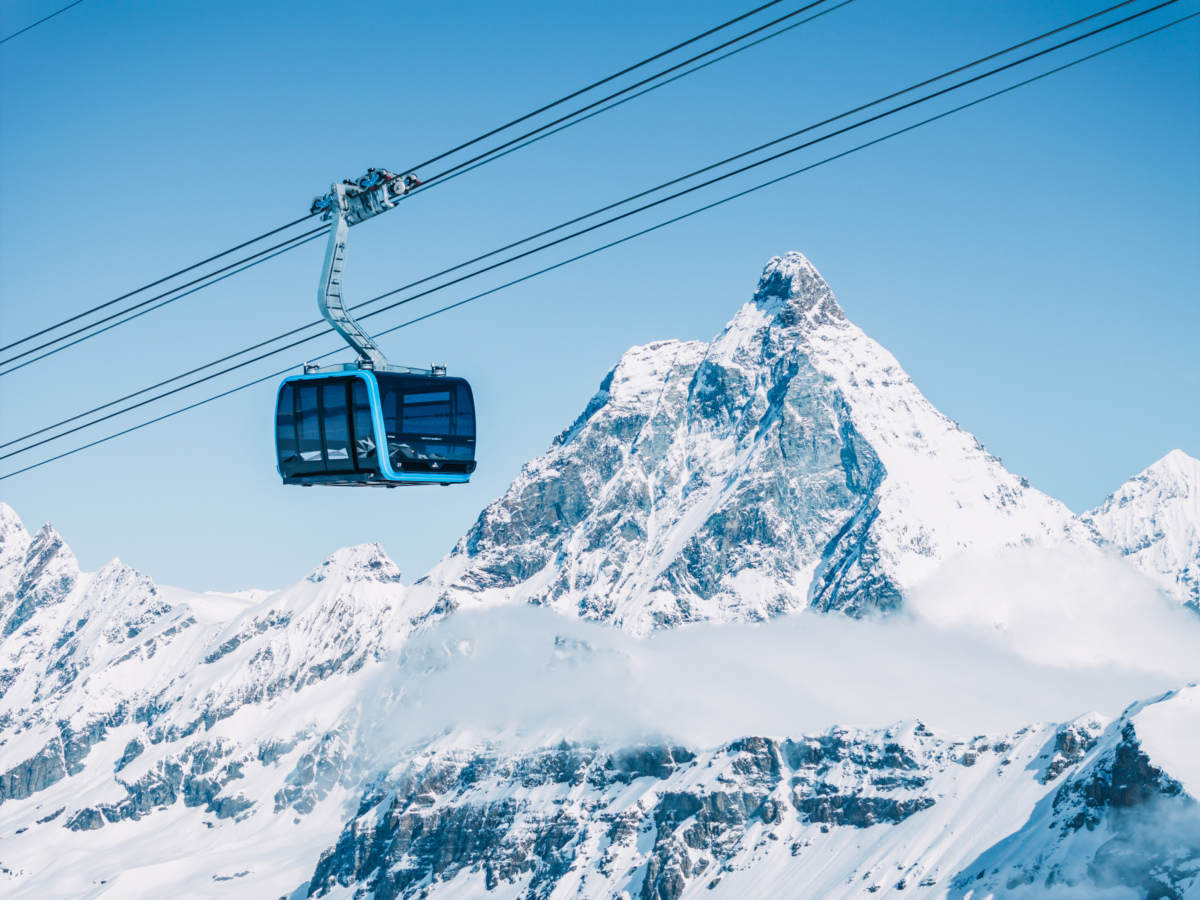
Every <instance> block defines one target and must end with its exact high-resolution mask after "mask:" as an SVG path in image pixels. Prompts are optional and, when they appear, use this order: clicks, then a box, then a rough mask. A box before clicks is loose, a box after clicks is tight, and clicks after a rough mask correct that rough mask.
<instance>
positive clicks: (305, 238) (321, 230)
mask: <svg viewBox="0 0 1200 900" xmlns="http://www.w3.org/2000/svg"><path fill="white" fill-rule="evenodd" d="M328 231H329V226H328V225H320V226H318V227H317V228H314V229H313V230H311V231H306V232H304V233H303V234H299V235H296V236H295V237H290V238H288V239H287V240H286V241H283V242H281V243H278V244H276V245H275V246H273V247H268V248H267V249H266V250H260V251H259V252H258V253H253V254H251V255H250V256H247V257H245V258H244V259H240V260H238V261H237V262H233V263H230V264H229V265H227V266H223V267H222V268H220V269H217V270H215V271H213V272H209V273H207V274H205V275H202V276H200V277H199V278H196V279H193V280H192V281H189V282H187V283H186V284H181V285H180V286H179V287H176V288H172V289H171V290H169V291H165V292H164V293H161V294H158V295H157V296H155V297H151V298H150V299H148V300H143V301H141V302H140V303H135V304H134V305H133V306H130V307H127V308H126V309H123V310H121V311H120V312H116V313H113V314H112V315H109V316H106V317H105V318H103V319H99V320H98V321H96V322H93V323H91V324H90V325H86V326H84V327H83V328H77V329H76V330H75V331H72V332H69V333H67V334H64V335H62V336H61V337H58V338H55V339H54V340H53V341H47V342H46V343H44V344H41V345H39V346H37V347H34V348H32V349H30V350H26V351H24V352H22V353H18V354H16V355H15V356H10V357H9V358H8V359H5V360H0V366H3V365H8V364H9V363H11V362H15V361H16V360H18V359H21V358H23V357H25V356H29V355H30V354H31V353H37V352H38V351H39V350H43V349H45V348H46V347H51V346H53V345H54V344H56V343H59V342H60V341H65V340H67V339H68V338H72V337H74V336H75V335H77V334H81V333H83V332H85V331H88V330H89V329H91V328H94V327H95V326H97V325H103V324H104V323H105V322H111V321H112V320H113V319H116V318H119V317H121V316H124V315H126V314H128V313H131V312H133V311H134V310H135V309H141V308H142V307H144V306H147V305H148V304H151V303H154V301H156V300H162V298H164V297H169V298H170V299H168V300H163V302H162V303H159V304H158V305H157V306H153V307H151V309H147V310H142V312H140V313H137V314H135V315H132V316H129V317H128V318H126V319H123V320H122V321H120V322H117V323H115V324H114V325H110V326H109V328H102V329H100V330H99V331H94V332H92V333H90V334H86V335H84V336H83V337H81V338H80V339H79V340H77V341H72V342H71V343H70V344H66V345H64V346H61V347H57V348H55V349H53V350H50V351H49V352H47V353H43V354H42V355H41V356H38V357H36V358H34V359H30V360H26V361H25V362H23V363H21V364H20V365H16V366H13V367H12V368H9V369H5V370H3V371H0V376H4V375H7V374H9V373H10V372H15V371H17V370H18V369H23V368H25V366H28V365H29V364H31V363H34V362H37V361H38V360H39V359H45V358H46V357H47V356H52V355H53V354H55V353H58V352H59V351H60V350H65V349H66V348H67V347H73V346H75V345H76V344H78V343H81V342H82V341H85V340H87V339H88V338H91V337H95V336H96V335H97V334H101V333H103V332H105V331H108V330H109V329H110V328H115V327H116V326H117V325H123V324H124V323H125V322H128V321H130V320H132V319H136V318H138V317H139V316H142V315H145V314H146V313H147V312H150V311H151V310H154V309H160V308H162V307H164V306H166V305H167V304H169V303H174V302H175V301H176V300H178V299H180V298H181V297H186V296H188V294H194V293H195V292H196V291H198V290H201V289H203V288H206V287H208V286H209V285H210V284H216V283H217V282H218V281H223V280H224V279H225V278H228V277H229V275H236V274H237V273H238V272H244V271H245V270H246V269H249V268H252V267H253V265H257V263H254V264H253V265H249V266H246V265H242V264H243V263H246V262H249V261H250V260H252V259H255V258H257V257H264V258H263V259H260V260H259V262H266V260H267V259H273V258H274V257H276V256H279V255H280V254H282V253H286V252H287V251H288V250H292V249H294V248H295V247H299V246H300V245H301V244H307V243H308V242H309V241H310V240H312V239H313V238H317V237H320V236H321V235H323V234H326V233H327V232H328ZM280 248H282V249H280ZM275 251H278V252H275ZM267 254H270V255H269V256H268V255H267ZM238 266H241V268H238V269H237V270H236V271H235V272H229V270H230V269H235V268H236V267H238ZM222 272H229V275H225V276H223V277H221V278H215V279H214V278H213V276H214V275H219V274H220V273H222ZM208 279H213V280H212V281H209V280H208ZM200 282H205V283H204V284H200ZM196 284H199V285H200V287H198V288H195V290H191V291H186V292H185V293H182V294H178V295H177V296H174V297H172V296H171V295H172V294H175V293H176V292H177V291H182V290H183V289H184V288H189V287H192V286H193V285H196Z"/></svg>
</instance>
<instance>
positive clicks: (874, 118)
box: [0, 0, 1178, 459]
mask: <svg viewBox="0 0 1200 900" xmlns="http://www.w3.org/2000/svg"><path fill="white" fill-rule="evenodd" d="M1175 2H1178V0H1166V2H1164V3H1161V4H1159V5H1158V6H1155V7H1152V8H1150V9H1147V10H1144V11H1143V12H1141V13H1137V14H1135V15H1132V16H1129V17H1127V18H1125V19H1122V20H1120V21H1117V22H1113V23H1110V24H1109V25H1106V26H1103V27H1101V28H1098V29H1095V30H1094V31H1091V32H1088V33H1086V34H1083V35H1079V36H1077V37H1075V38H1072V39H1070V40H1068V41H1064V42H1063V43H1061V44H1057V45H1055V46H1054V47H1050V48H1047V49H1045V50H1042V51H1039V52H1038V53H1035V54H1032V55H1030V56H1027V57H1024V58H1022V59H1020V60H1016V61H1014V62H1012V63H1008V64H1006V65H1004V66H1001V67H998V68H996V69H993V70H991V71H990V72H987V73H984V74H982V75H979V76H975V77H974V78H971V79H968V80H966V81H963V82H960V83H958V84H956V85H953V86H951V87H948V88H944V89H942V90H940V91H937V92H934V93H932V94H929V95H927V96H925V97H922V98H919V99H918V100H915V101H911V102H909V103H906V104H903V105H901V106H899V107H896V108H894V109H892V110H889V111H887V112H885V113H881V114H878V115H876V116H872V117H870V118H868V119H866V120H863V121H861V122H858V123H855V124H853V125H850V126H847V127H845V128H842V129H839V130H837V131H835V132H832V133H830V134H826V135H823V136H821V137H819V138H816V139H814V140H811V141H808V142H805V143H804V144H801V145H799V146H797V147H793V148H790V149H788V150H785V151H782V152H781V153H778V154H775V155H773V156H771V157H768V158H767V159H764V160H759V161H757V162H755V163H751V164H749V165H747V166H743V167H742V168H739V169H737V170H734V171H732V172H729V173H726V174H723V175H721V176H719V177H718V178H715V179H713V180H711V181H708V182H705V183H703V184H700V185H695V186H693V187H690V188H687V189H685V190H683V191H679V192H677V193H675V194H672V195H670V196H668V197H665V198H660V199H659V200H655V201H653V202H651V203H649V204H646V205H644V206H642V207H639V208H637V209H634V210H631V211H628V212H625V213H622V214H621V215H618V216H615V217H613V218H610V219H608V220H605V221H604V222H600V223H598V224H596V225H592V226H589V227H588V228H585V229H581V230H579V231H577V232H574V233H573V234H570V235H567V236H565V237H562V238H558V239H556V240H554V241H550V242H547V243H546V244H543V245H541V246H539V247H536V248H534V249H532V250H528V251H525V252H523V253H520V254H517V255H515V256H512V257H509V258H508V259H505V260H502V261H500V262H498V263H494V264H492V265H490V266H487V267H484V268H482V269H479V270H476V271H474V272H471V273H468V274H466V275H463V276H460V277H459V278H456V279H453V280H451V281H449V282H445V283H443V284H440V285H437V286H435V287H433V288H430V289H428V290H426V291H423V292H421V293H418V294H416V295H414V296H412V297H407V298H404V299H403V300H399V301H397V302H395V303H392V304H389V305H387V306H385V307H383V308H381V309H378V310H375V311H373V312H370V313H368V314H366V315H365V316H362V317H361V318H363V319H366V318H370V317H371V316H375V315H379V314H382V313H384V312H387V311H389V310H391V309H394V308H396V307H398V306H402V305H404V304H406V303H410V302H412V301H413V300H416V299H419V298H420V297H423V296H427V295H429V294H432V293H435V292H437V291H440V290H443V289H445V288H447V287H450V286H452V285H454V284H458V283H461V282H463V281H466V280H468V279H470V278H474V277H476V276H478V275H480V274H483V273H485V272H488V271H491V270H493V269H496V268H498V267H500V266H502V265H507V264H508V263H510V262H514V261H516V260H518V259H522V258H524V257H526V256H529V255H531V254H533V253H536V252H539V251H541V250H544V249H547V248H548V247H552V246H555V245H557V244H560V243H563V242H564V241H567V240H570V239H572V238H574V237H578V236H580V235H582V234H586V233H588V232H591V231H594V230H596V229H598V228H601V227H603V226H605V225H608V224H611V223H613V222H616V221H619V220H621V219H624V218H628V217H629V216H632V215H635V214H636V213H638V212H642V211H645V210H647V209H650V208H652V207H655V206H659V205H661V204H662V203H665V202H668V201H670V200H673V199H676V198H678V197H681V196H684V195H686V194H689V193H692V192H694V191H696V190H699V189H700V188H702V187H707V186H709V185H710V184H715V183H716V182H718V181H723V180H725V179H727V178H730V177H733V176H735V175H738V174H741V173H743V172H745V171H748V170H749V169H753V168H756V167H758V166H760V165H763V164H765V163H767V162H771V161H774V160H776V159H779V158H781V157H783V156H787V155H789V154H791V153H794V152H797V151H798V150H802V149H805V148H807V147H810V146H812V145H814V144H817V143H821V142H823V141H825V140H828V139H830V138H832V137H835V136H837V135H840V134H844V133H846V132H848V131H851V130H853V129H855V128H859V127H862V126H863V125H866V124H869V123H871V122H874V121H878V120H879V119H882V118H884V117H886V116H890V115H894V114H895V113H897V112H900V111H902V110H904V109H908V108H910V107H912V106H915V105H916V104H918V103H923V102H926V101H927V100H930V99H933V98H935V97H938V96H941V95H943V94H945V93H947V92H949V91H952V90H957V89H959V88H961V87H964V86H966V85H969V84H972V83H974V82H976V81H979V80H980V79H982V78H987V77H990V76H991V75H995V74H997V73H999V72H1003V71H1005V70H1007V69H1010V68H1012V67H1014V66H1017V65H1020V64H1022V63H1024V62H1028V61H1030V60H1032V59H1036V58H1038V57H1040V56H1043V55H1045V54H1047V53H1051V52H1053V51H1055V50H1058V49H1061V48H1063V47H1066V46H1069V45H1070V44H1074V43H1076V42H1078V41H1080V40H1083V39H1085V38H1088V37H1091V36H1093V35H1095V34H1098V33H1100V32H1102V31H1106V30H1109V29H1111V28H1114V27H1117V26H1118V25H1121V24H1124V23H1125V22H1128V21H1131V20H1132V19H1136V18H1138V17H1140V16H1142V15H1146V14H1148V13H1150V12H1154V11H1155V10H1157V9H1161V8H1163V7H1165V6H1169V5H1171V4H1173V3H1175ZM1089 18H1094V16H1093V17H1089ZM1061 30H1062V29H1056V31H1055V32H1050V33H1051V34H1053V33H1056V32H1057V31H1061ZM1148 33H1152V32H1148ZM1027 43H1029V42H1024V43H1022V44H1019V45H1017V46H1025V45H1026V44H1027ZM996 55H998V54H992V55H991V56H989V57H985V58H984V59H992V58H995V56H996ZM963 68H968V67H959V68H958V69H955V70H953V72H960V71H962V70H963ZM1055 71H1057V70H1055ZM939 77H940V76H939ZM936 80H938V79H931V80H930V81H936ZM1035 80H1036V79H1035ZM930 81H926V82H923V84H928V83H930ZM906 92H907V90H906V91H901V92H897V93H896V94H893V95H889V96H891V97H895V96H898V95H899V94H902V93H906ZM872 105H874V104H867V106H872ZM863 108H866V107H860V108H859V109H863ZM843 117H844V116H838V117H835V119H840V118H843ZM827 121H833V120H827ZM813 127H816V126H810V128H807V129H803V130H802V131H801V132H796V134H799V133H803V132H804V131H809V130H811V129H812V128H813ZM771 143H772V144H774V143H778V141H773V142H771ZM764 146H769V145H764ZM744 155H745V154H739V156H744ZM732 158H737V157H732ZM678 180H681V179H676V181H678ZM669 183H671V182H669ZM643 193H646V192H643ZM635 196H639V195H635ZM623 202H624V201H623ZM615 205H620V204H610V206H609V207H607V208H612V206H615ZM579 218H587V217H586V216H584V217H579ZM579 218H577V219H576V220H573V221H579ZM560 227H561V226H560ZM550 230H551V231H552V230H556V229H550ZM546 233H547V232H541V233H540V234H539V235H535V236H534V237H537V236H540V235H544V234H546ZM531 239H532V238H526V239H525V240H523V241H519V242H516V244H520V243H524V242H526V241H528V240H531ZM516 244H510V245H508V247H506V248H501V250H499V251H493V252H492V253H490V254H485V255H484V257H476V259H475V260H470V261H468V262H466V263H462V264H459V265H458V266H455V267H452V268H451V269H447V270H443V272H442V273H438V275H440V274H445V273H446V272H449V271H453V270H454V269H458V268H462V267H463V266H466V265H470V264H471V263H472V262H476V261H478V260H480V259H483V258H485V257H486V256H491V255H494V254H495V253H497V252H502V251H503V250H504V249H509V248H511V247H512V246H516ZM438 275H432V276H428V277H427V278H425V279H421V281H419V282H414V283H413V284H414V285H415V284H419V283H421V282H424V281H428V280H431V279H432V278H436V277H438ZM411 286H412V285H408V286H405V287H402V288H397V289H395V290H393V291H389V292H387V293H384V294H381V295H379V296H377V297H374V298H372V299H371V300H367V301H364V302H363V303H361V304H358V305H357V306H356V307H354V308H355V309H357V308H361V307H363V306H366V305H368V304H371V303H375V302H377V301H378V300H380V299H383V298H385V297H388V296H391V295H394V294H396V293H399V292H400V291H403V290H406V289H407V288H408V287H411ZM320 324H321V323H320V322H312V323H309V324H308V325H305V326H301V327H300V328H296V329H293V330H292V331H291V332H288V333H286V334H285V335H280V336H277V337H276V338H273V339H269V340H267V341H262V342H260V343H258V344H256V345H254V346H253V347H250V348H247V349H246V350H244V351H239V352H238V353H235V354H231V355H229V356H226V357H223V358H222V359H221V360H218V361H216V362H214V363H209V364H207V365H205V366H201V367H198V368H196V369H193V370H190V371H189V372H186V373H183V374H182V375H178V376H175V377H174V378H171V379H167V380H166V381H164V382H159V383H158V384H157V385H153V386H151V387H149V388H144V389H142V390H140V391H137V392H135V393H134V394H130V395H127V396H126V397H124V398H121V399H119V400H115V401H111V402H110V403H107V404H104V406H101V407H96V408H95V409H93V410H89V411H88V412H84V413H80V414H78V415H76V416H74V417H72V418H71V419H67V420H63V421H62V422H59V423H56V424H54V425H50V426H46V427H45V428H43V429H40V430H39V431H37V432H32V433H30V434H27V435H24V436H23V437H20V438H16V439H13V440H11V441H9V442H7V443H6V444H4V445H0V446H4V447H7V446H11V445H12V444H16V443H20V442H22V441H25V440H28V439H29V438H30V437H34V436H36V435H37V434H41V433H44V432H46V431H49V430H52V429H54V428H57V427H59V426H61V425H63V424H67V423H69V422H71V421H76V420H78V419H79V418H83V417H85V416H87V415H91V414H92V413H94V412H97V411H100V410H103V409H105V408H108V407H110V406H113V405H115V404H117V403H121V402H124V400H127V399H131V398H132V397H136V396H140V395H141V394H144V393H147V392H149V391H151V390H154V389H156V388H158V387H161V386H164V385H165V384H168V383H170V382H173V381H177V380H179V379H181V378H184V377H187V376H188V375H191V374H195V373H196V372H198V371H202V370H203V369H205V368H211V367H212V366H214V365H218V364H219V363H220V362H224V361H227V360H229V359H231V358H234V357H236V356H239V355H242V354H244V353H246V352H250V351H252V350H254V349H258V348H261V347H263V346H266V345H267V344H270V343H272V342H273V341H275V340H281V339H282V338H284V337H287V336H291V335H294V334H297V333H299V332H301V331H304V330H306V329H308V328H312V327H314V326H317V325H320ZM329 330H330V329H328V328H326V329H323V330H322V331H321V332H319V333H317V334H314V335H310V336H308V337H305V338H302V339H300V340H297V341H294V342H292V343H290V344H287V345H285V346H282V347H279V348H276V349H274V350H271V351H269V352H267V353H264V354H260V355H259V356H256V357H254V358H252V359H249V360H245V361H243V362H241V363H238V364H236V365H234V366H230V367H228V368H226V369H223V370H221V371H220V372H215V373H212V374H210V375H207V376H205V377H203V378H200V379H197V380H195V381H192V382H189V383H188V384H185V385H181V386H179V387H176V388H173V389H172V390H170V391H166V392H164V393H162V394H159V395H157V396H155V397H151V398H148V399H146V400H143V401H140V402H139V403H136V404H132V405H131V406H129V407H126V408H124V409H121V410H117V411H115V412H113V413H110V414H108V415H106V416H103V417H100V418H98V419H95V420H93V421H91V422H87V423H84V424H82V425H79V426H77V427H75V428H72V429H69V430H67V431H64V432H61V433H59V434H57V435H53V436H51V437H48V438H45V439H43V440H42V441H38V442H36V443H34V444H30V445H28V446H26V447H23V448H20V449H18V450H14V451H12V452H10V453H8V454H5V455H3V456H0V459H7V458H10V457H12V456H16V455H18V454H20V453H24V452H25V451H27V450H31V449H34V448H36V447H39V446H42V445H44V444H46V443H49V442H51V441H54V440H58V439H59V438H62V437H65V436H67V435H70V434H73V433H75V432H77V431H80V430H82V429H84V428H89V427H91V426H93V425H96V424H99V423H100V422H104V421H107V420H108V419H111V418H113V417H115V416H118V415H122V414H124V413H126V412H130V411H132V410H134V409H138V408H140V407H142V406H145V405H147V404H149V403H153V402H155V401H157V400H160V399H163V398H165V397H168V396H171V395H173V394H176V393H179V392H180V391H183V390H186V389H188V388H190V387H194V386H196V385H198V384H202V383H204V382H207V381H210V380H212V379H213V378H217V377H220V376H221V375H224V374H228V373H229V372H232V371H235V370H237V369H240V368H243V367H245V366H248V365H251V364H253V363H255V362H258V361H260V360H262V359H265V358H268V357H270V356H274V355H276V354H278V353H281V352H283V351H285V350H288V349H292V348H293V347H296V346H299V345H301V344H304V343H307V342H308V341H311V340H315V339H316V338H318V337H321V336H323V335H324V334H326V333H328V332H329Z"/></svg>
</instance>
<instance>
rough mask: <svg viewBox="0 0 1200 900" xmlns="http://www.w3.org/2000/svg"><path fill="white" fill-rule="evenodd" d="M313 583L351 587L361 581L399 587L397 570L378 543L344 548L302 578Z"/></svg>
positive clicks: (398, 572)
mask: <svg viewBox="0 0 1200 900" xmlns="http://www.w3.org/2000/svg"><path fill="white" fill-rule="evenodd" d="M305 580H307V581H311V582H313V583H314V584H315V583H319V582H322V581H329V580H336V581H342V582H346V583H348V584H353V583H355V582H360V581H369V582H376V583H379V584H398V583H399V582H400V569H399V568H398V567H397V566H396V564H395V563H394V562H392V560H391V559H390V558H389V557H388V555H387V554H386V553H384V552H383V547H381V546H379V544H377V543H374V542H372V543H369V544H358V545H357V546H354V547H343V548H342V549H341V550H338V551H337V552H336V553H333V554H332V555H331V556H329V557H328V558H327V559H326V560H325V561H324V562H322V563H321V564H320V565H319V566H317V567H316V568H315V569H313V570H312V571H311V572H310V573H309V574H308V577H307V578H306V579H305Z"/></svg>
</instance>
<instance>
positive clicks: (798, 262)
mask: <svg viewBox="0 0 1200 900" xmlns="http://www.w3.org/2000/svg"><path fill="white" fill-rule="evenodd" d="M751 302H752V303H753V304H754V306H756V307H757V308H758V309H759V310H761V311H762V312H766V313H771V312H775V311H776V310H778V311H780V312H781V313H784V315H782V316H781V318H784V319H788V320H789V321H781V322H780V324H781V325H789V324H796V323H798V322H799V320H800V317H801V316H803V317H804V319H806V320H807V321H809V322H811V323H812V324H814V325H825V324H829V323H832V322H844V321H846V314H845V312H843V311H842V308H841V306H839V305H838V302H837V300H835V299H834V296H833V291H831V290H830V289H829V285H828V284H826V283H825V279H824V278H822V277H821V273H820V272H818V271H817V267H816V266H814V265H813V264H812V263H811V262H809V260H808V258H807V257H806V256H805V255H804V254H803V253H797V252H796V251H794V250H793V251H789V252H788V253H785V254H784V255H783V256H776V257H774V258H773V259H771V260H770V261H769V262H768V263H767V265H766V267H765V268H764V269H763V273H762V275H761V276H760V277H759V279H758V287H757V288H756V289H755V291H754V297H753V299H752V300H751Z"/></svg>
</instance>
